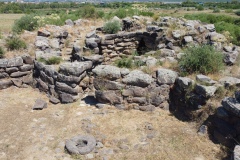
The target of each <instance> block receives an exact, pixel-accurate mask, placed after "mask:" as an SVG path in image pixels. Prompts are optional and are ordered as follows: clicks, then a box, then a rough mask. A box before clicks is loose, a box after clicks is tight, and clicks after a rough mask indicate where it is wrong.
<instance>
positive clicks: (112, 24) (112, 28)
mask: <svg viewBox="0 0 240 160" xmlns="http://www.w3.org/2000/svg"><path fill="white" fill-rule="evenodd" d="M121 28H122V25H121V23H120V22H119V21H117V20H113V21H109V22H107V23H105V24H104V26H103V31H104V32H106V33H108V34H115V33H117V32H118V31H120V30H121Z"/></svg>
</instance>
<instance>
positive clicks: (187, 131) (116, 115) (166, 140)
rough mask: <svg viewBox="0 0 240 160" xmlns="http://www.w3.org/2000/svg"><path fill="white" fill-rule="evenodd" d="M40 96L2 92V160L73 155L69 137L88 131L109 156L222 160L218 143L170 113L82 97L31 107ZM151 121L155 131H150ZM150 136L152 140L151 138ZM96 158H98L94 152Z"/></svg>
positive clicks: (25, 91) (16, 90) (14, 90)
mask: <svg viewBox="0 0 240 160" xmlns="http://www.w3.org/2000/svg"><path fill="white" fill-rule="evenodd" d="M29 95H31V96H29ZM37 98H42V99H44V100H46V101H48V100H47V97H46V96H45V95H44V94H41V93H39V92H38V91H36V90H34V89H31V88H24V89H19V88H15V87H12V88H9V89H5V90H1V91H0V114H1V117H0V120H1V122H2V123H1V125H0V130H1V132H0V137H1V138H0V144H1V145H0V151H1V154H0V157H1V158H2V157H5V158H6V159H27V160H28V159H51V160H54V159H64V158H66V159H69V158H70V156H69V155H68V154H66V153H65V152H64V149H63V148H64V142H65V140H66V139H68V138H70V137H72V136H75V135H77V134H89V133H90V134H93V135H94V136H95V137H96V138H97V139H98V140H101V141H102V143H103V144H104V146H105V147H104V148H105V149H107V148H112V149H113V150H114V154H113V155H109V156H108V157H109V158H110V159H111V160H114V159H119V160H120V159H127V160H128V159H129V160H130V159H141V160H145V159H146V160H163V159H166V160H168V159H169V160H172V159H178V160H187V159H189V160H192V159H197V158H201V159H205V160H216V159H221V157H220V155H221V154H220V153H222V152H221V151H220V146H219V145H215V144H213V143H212V142H211V141H210V140H209V139H208V138H207V137H205V136H199V135H198V134H197V133H196V131H197V130H196V129H195V125H194V124H190V123H186V122H181V121H179V120H177V119H176V118H175V117H173V116H172V115H171V114H170V113H169V112H168V111H163V110H160V109H157V110H156V111H154V112H141V111H137V110H130V111H120V110H117V109H115V108H114V107H111V106H109V107H106V108H104V109H101V110H99V109H96V108H95V107H94V106H86V105H80V102H79V101H78V102H75V103H73V104H66V105H63V104H59V105H55V106H54V105H52V104H50V103H48V108H47V109H44V110H40V111H32V110H31V107H32V106H33V104H34V101H35V100H36V99H37ZM149 124H150V125H152V127H153V130H148V129H146V125H149ZM149 134H152V135H154V136H153V138H147V135H149ZM121 144H125V145H128V146H129V150H122V149H119V146H120V145H121ZM137 146H138V147H137ZM100 152H101V149H100V150H99V153H100ZM75 158H76V157H75ZM77 158H79V159H85V157H84V156H79V157H77ZM94 159H100V156H99V155H98V154H95V158H94Z"/></svg>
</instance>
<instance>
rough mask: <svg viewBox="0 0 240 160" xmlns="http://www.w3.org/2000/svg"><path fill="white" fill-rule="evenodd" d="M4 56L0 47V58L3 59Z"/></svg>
mask: <svg viewBox="0 0 240 160" xmlns="http://www.w3.org/2000/svg"><path fill="white" fill-rule="evenodd" d="M3 56H4V50H3V48H2V47H0V58H3Z"/></svg>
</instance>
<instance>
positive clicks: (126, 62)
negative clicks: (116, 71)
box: [116, 58, 133, 68]
mask: <svg viewBox="0 0 240 160" xmlns="http://www.w3.org/2000/svg"><path fill="white" fill-rule="evenodd" d="M116 64H117V66H118V67H120V68H123V67H125V68H132V67H133V61H132V59H131V58H122V59H120V60H117V61H116Z"/></svg>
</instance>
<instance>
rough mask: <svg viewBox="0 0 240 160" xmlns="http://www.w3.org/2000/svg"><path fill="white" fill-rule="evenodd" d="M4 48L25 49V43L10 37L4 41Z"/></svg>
mask: <svg viewBox="0 0 240 160" xmlns="http://www.w3.org/2000/svg"><path fill="white" fill-rule="evenodd" d="M6 47H7V49H8V50H19V49H26V48H27V45H26V43H25V42H24V41H23V40H21V39H20V38H19V37H17V36H12V37H9V38H7V39H6Z"/></svg>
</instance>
